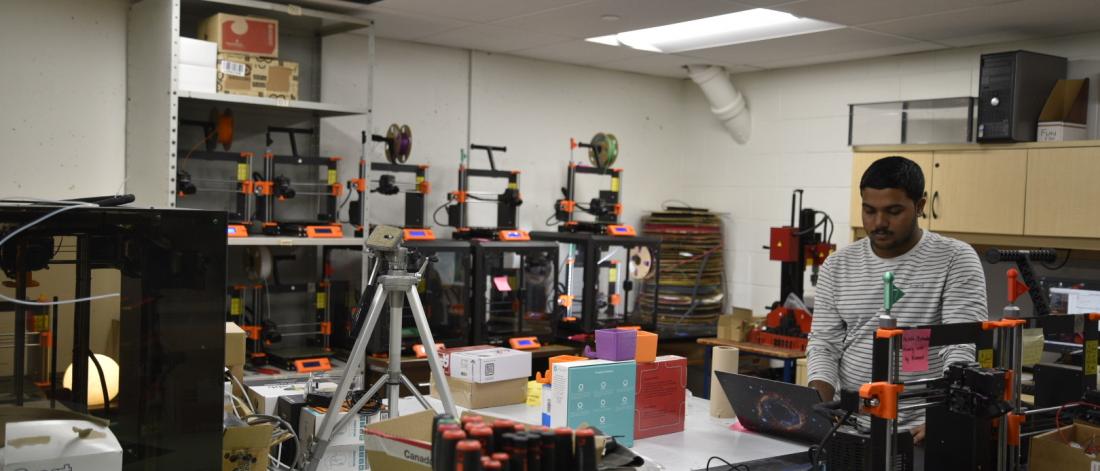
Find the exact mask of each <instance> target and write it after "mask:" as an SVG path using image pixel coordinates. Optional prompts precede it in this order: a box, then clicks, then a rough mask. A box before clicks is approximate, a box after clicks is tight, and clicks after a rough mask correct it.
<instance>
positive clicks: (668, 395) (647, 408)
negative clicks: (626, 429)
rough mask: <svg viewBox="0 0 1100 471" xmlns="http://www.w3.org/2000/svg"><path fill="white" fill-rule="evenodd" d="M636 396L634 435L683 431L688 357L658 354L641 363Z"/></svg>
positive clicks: (639, 364) (646, 435)
mask: <svg viewBox="0 0 1100 471" xmlns="http://www.w3.org/2000/svg"><path fill="white" fill-rule="evenodd" d="M637 373H638V374H637V381H636V383H635V388H636V389H635V391H636V396H635V398H634V439H635V440H637V439H639V438H649V437H656V436H658V435H665V434H669V433H676V432H683V431H684V412H685V406H686V398H685V393H684V391H685V390H686V389H687V359H686V358H684V357H681V356H676V355H664V356H659V357H657V359H656V360H655V361H654V362H653V363H638V372H637Z"/></svg>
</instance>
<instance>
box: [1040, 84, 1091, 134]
mask: <svg viewBox="0 0 1100 471" xmlns="http://www.w3.org/2000/svg"><path fill="white" fill-rule="evenodd" d="M1088 101H1089V79H1087V78H1086V79H1081V80H1059V81H1058V83H1057V84H1055V85H1054V89H1053V90H1051V92H1050V96H1048V97H1047V101H1046V103H1045V104H1044V105H1043V110H1042V111H1041V112H1040V113H1039V131H1038V134H1037V137H1036V139H1037V140H1039V141H1082V140H1085V139H1088V137H1089V136H1088V134H1089V132H1088V128H1086V127H1085V124H1086V122H1087V121H1088Z"/></svg>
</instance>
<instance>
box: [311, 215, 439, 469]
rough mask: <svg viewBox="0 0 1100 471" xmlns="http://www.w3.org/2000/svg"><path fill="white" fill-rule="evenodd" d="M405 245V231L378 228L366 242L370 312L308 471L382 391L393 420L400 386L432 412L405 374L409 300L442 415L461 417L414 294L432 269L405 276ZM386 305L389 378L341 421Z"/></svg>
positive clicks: (364, 297)
mask: <svg viewBox="0 0 1100 471" xmlns="http://www.w3.org/2000/svg"><path fill="white" fill-rule="evenodd" d="M401 240H402V231H401V229H398V228H396V227H392V226H378V227H377V228H376V229H375V230H374V231H373V232H371V234H370V236H369V237H368V238H367V243H366V247H367V249H368V250H369V251H371V252H373V253H374V256H375V257H377V258H378V260H377V261H376V262H375V264H374V268H373V269H372V270H371V275H370V277H369V278H370V279H368V282H367V288H366V289H364V290H363V295H362V296H361V297H360V300H361V301H360V305H359V312H360V313H363V312H366V313H367V317H366V319H365V321H364V322H363V323H362V328H361V329H360V330H359V335H358V337H356V339H355V345H354V346H353V347H352V350H351V353H350V354H349V355H348V362H347V365H345V367H344V368H345V369H344V375H343V377H342V378H341V379H340V385H339V386H338V387H337V388H336V393H335V394H333V396H332V401H331V402H330V403H329V407H328V410H327V411H325V417H324V419H323V420H322V421H321V429H320V430H319V431H318V432H317V434H316V438H315V439H314V443H312V444H311V446H310V447H309V449H310V451H311V453H310V456H309V457H308V464H307V465H306V468H305V469H306V470H308V471H316V470H317V469H318V466H319V465H320V462H321V459H322V458H323V457H324V455H325V451H326V449H327V448H328V445H329V441H330V440H331V438H332V434H333V431H335V430H341V429H342V428H343V427H344V426H346V425H347V423H348V422H349V421H351V420H353V419H354V418H355V417H356V415H357V414H358V413H359V411H360V410H361V409H362V408H363V406H364V405H366V404H367V402H369V401H370V400H371V398H373V397H374V395H375V394H377V393H378V392H379V391H381V390H382V387H383V386H385V387H386V397H387V403H388V406H389V414H390V415H389V416H390V417H391V418H392V417H397V416H398V415H400V413H399V410H398V401H399V399H400V397H401V386H402V385H403V386H405V388H407V389H408V390H409V391H410V392H412V394H413V396H414V397H416V400H417V401H419V402H420V404H421V405H423V406H424V408H425V409H429V410H432V409H433V408H432V407H431V405H430V404H428V401H427V400H426V399H424V396H423V395H421V394H420V391H418V390H417V389H416V385H414V384H413V383H412V381H410V380H409V378H408V377H406V376H405V375H404V374H402V373H401V327H402V326H401V321H402V316H403V311H404V307H405V302H406V300H407V301H408V303H409V307H410V308H411V309H412V317H413V320H414V321H415V322H416V330H417V331H418V332H419V333H420V341H421V342H422V344H423V345H425V346H428V348H429V350H430V352H429V354H428V366H429V367H430V368H431V374H432V376H434V377H435V378H436V387H437V388H438V389H437V390H438V391H439V399H440V401H441V402H442V403H443V412H444V413H447V414H451V415H452V416H455V417H457V416H458V415H457V414H456V410H455V405H454V401H453V400H452V398H451V389H450V387H449V386H448V385H447V381H446V377H445V376H444V375H443V368H442V366H441V365H440V361H439V358H438V356H437V355H436V354H435V351H434V350H432V349H431V346H433V345H435V340H434V339H433V338H432V332H431V330H430V329H429V327H428V317H427V315H426V314H425V313H424V305H423V304H421V302H420V294H419V293H418V292H417V290H416V286H417V284H418V283H419V282H420V278H421V277H422V276H423V275H424V271H425V270H427V268H428V263H429V260H427V259H425V260H424V262H423V263H422V264H421V265H420V268H419V270H417V271H416V272H415V273H410V272H408V271H406V268H407V264H408V253H409V252H408V249H406V248H405V247H404V246H402V245H401ZM383 257H385V258H386V262H388V265H389V267H388V269H387V271H386V274H384V275H381V276H379V277H378V280H377V282H376V283H372V282H373V281H374V277H375V274H376V273H377V272H378V267H379V265H381V264H382V262H383V260H382V258H383ZM372 285H375V286H377V289H376V290H375V293H374V297H373V299H372V300H371V303H370V308H369V309H367V310H364V309H363V307H364V303H365V302H366V300H367V294H368V292H367V289H369V287H370V286H372ZM383 304H388V305H389V308H390V325H389V327H390V332H389V367H388V368H387V369H386V373H385V374H384V375H383V376H382V377H381V378H379V379H378V381H376V382H375V383H374V385H372V386H371V387H370V389H369V390H367V393H366V394H364V395H363V396H362V397H361V398H360V399H359V400H358V401H356V403H355V405H353V406H352V407H351V408H350V409H348V411H347V413H346V414H345V415H344V416H343V417H340V414H341V406H342V405H343V404H344V400H345V399H346V398H347V395H348V390H349V389H350V387H351V384H352V382H353V381H354V379H355V375H356V373H357V372H358V371H359V369H360V367H361V366H362V365H363V360H364V357H365V356H366V350H367V342H368V341H369V340H370V336H371V334H372V333H373V332H374V327H375V325H376V324H377V323H378V318H379V316H380V315H381V313H382V305H383Z"/></svg>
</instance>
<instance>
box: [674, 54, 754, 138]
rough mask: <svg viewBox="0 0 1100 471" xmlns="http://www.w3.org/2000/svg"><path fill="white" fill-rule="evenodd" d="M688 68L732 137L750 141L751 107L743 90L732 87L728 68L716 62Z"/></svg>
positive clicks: (711, 107)
mask: <svg viewBox="0 0 1100 471" xmlns="http://www.w3.org/2000/svg"><path fill="white" fill-rule="evenodd" d="M685 68H686V69H687V71H688V76H689V77H691V79H692V80H694V81H695V83H697V84H699V88H702V89H703V94H704V95H706V96H707V101H709V102H710V111H711V112H712V113H714V116H715V117H717V118H718V120H719V121H721V122H722V125H723V126H725V127H726V131H729V133H730V135H731V136H733V140H735V141H737V143H738V144H744V143H746V142H748V140H749V135H750V134H752V118H751V117H750V116H749V107H748V105H746V104H745V98H744V97H743V96H741V92H739V91H737V89H735V88H733V84H732V83H730V80H729V75H728V74H726V69H725V68H722V67H718V66H714V65H688V66H685Z"/></svg>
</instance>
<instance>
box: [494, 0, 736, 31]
mask: <svg viewBox="0 0 1100 471" xmlns="http://www.w3.org/2000/svg"><path fill="white" fill-rule="evenodd" d="M745 9H747V7H744V6H741V5H738V4H735V3H733V2H730V1H729V0H676V1H669V0H592V1H588V2H584V3H578V4H575V5H570V6H567V7H562V8H557V9H553V10H548V11H544V12H541V13H535V14H532V15H527V16H522V17H518V18H511V19H508V20H504V21H501V22H499V23H496V24H499V25H501V26H509V27H513V28H518V29H524V30H529V31H540V32H544V33H553V34H561V35H565V36H571V37H574V38H578V39H584V38H591V37H594V36H603V35H607V34H615V33H621V32H623V31H632V30H635V29H642V28H649V27H653V26H661V25H666V24H670V23H679V22H681V21H688V20H695V19H699V18H706V17H710V16H717V15H723V14H726V13H733V12H737V11H742V10H745ZM603 15H615V16H618V17H619V20H617V21H605V20H603V19H602V18H601V17H602V16H603Z"/></svg>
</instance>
